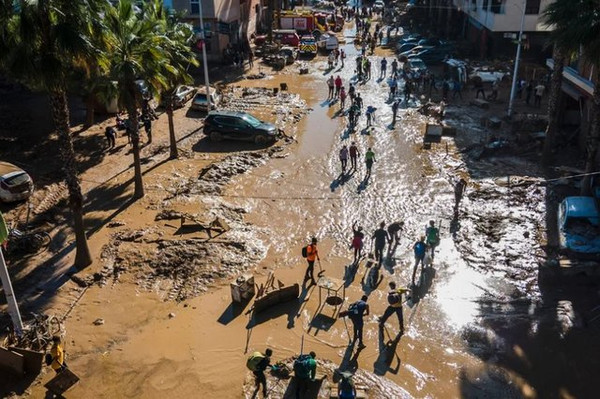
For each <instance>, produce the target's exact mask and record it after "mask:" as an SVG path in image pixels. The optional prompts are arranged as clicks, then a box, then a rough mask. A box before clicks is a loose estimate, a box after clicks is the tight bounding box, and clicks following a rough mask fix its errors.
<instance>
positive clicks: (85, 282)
mask: <svg viewBox="0 0 600 399" xmlns="http://www.w3.org/2000/svg"><path fill="white" fill-rule="evenodd" d="M88 279H89V277H87V278H85V279H83V278H81V277H79V276H78V275H76V274H74V275H72V276H71V280H73V282H74V283H75V284H77V285H78V286H80V287H81V288H85V287H87V286H89V285H90V283H89V281H88Z"/></svg>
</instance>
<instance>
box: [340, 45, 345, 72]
mask: <svg viewBox="0 0 600 399" xmlns="http://www.w3.org/2000/svg"><path fill="white" fill-rule="evenodd" d="M345 59H346V52H345V51H344V49H341V50H340V61H341V62H342V66H341V67H342V68H343V67H344V60H345Z"/></svg>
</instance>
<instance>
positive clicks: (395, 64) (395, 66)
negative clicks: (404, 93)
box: [392, 58, 398, 79]
mask: <svg viewBox="0 0 600 399" xmlns="http://www.w3.org/2000/svg"><path fill="white" fill-rule="evenodd" d="M396 75H398V60H397V59H396V58H394V61H392V79H396Z"/></svg>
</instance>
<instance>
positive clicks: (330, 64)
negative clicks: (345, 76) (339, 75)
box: [327, 51, 335, 69]
mask: <svg viewBox="0 0 600 399" xmlns="http://www.w3.org/2000/svg"><path fill="white" fill-rule="evenodd" d="M334 61H335V54H333V51H332V52H330V53H329V55H328V56H327V65H328V67H329V69H333V62H334Z"/></svg>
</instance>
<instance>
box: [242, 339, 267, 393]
mask: <svg viewBox="0 0 600 399" xmlns="http://www.w3.org/2000/svg"><path fill="white" fill-rule="evenodd" d="M272 354H273V351H272V350H271V349H269V348H267V349H266V350H265V353H264V354H263V353H261V352H254V353H253V354H252V355H250V357H249V358H248V361H247V362H246V367H247V368H248V369H249V370H250V371H252V373H254V382H255V384H256V389H255V390H254V394H252V397H253V398H255V397H256V395H257V394H258V391H259V389H260V386H261V385H262V387H263V397H265V398H266V397H267V377H266V376H265V370H266V369H267V367H271V355H272Z"/></svg>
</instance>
